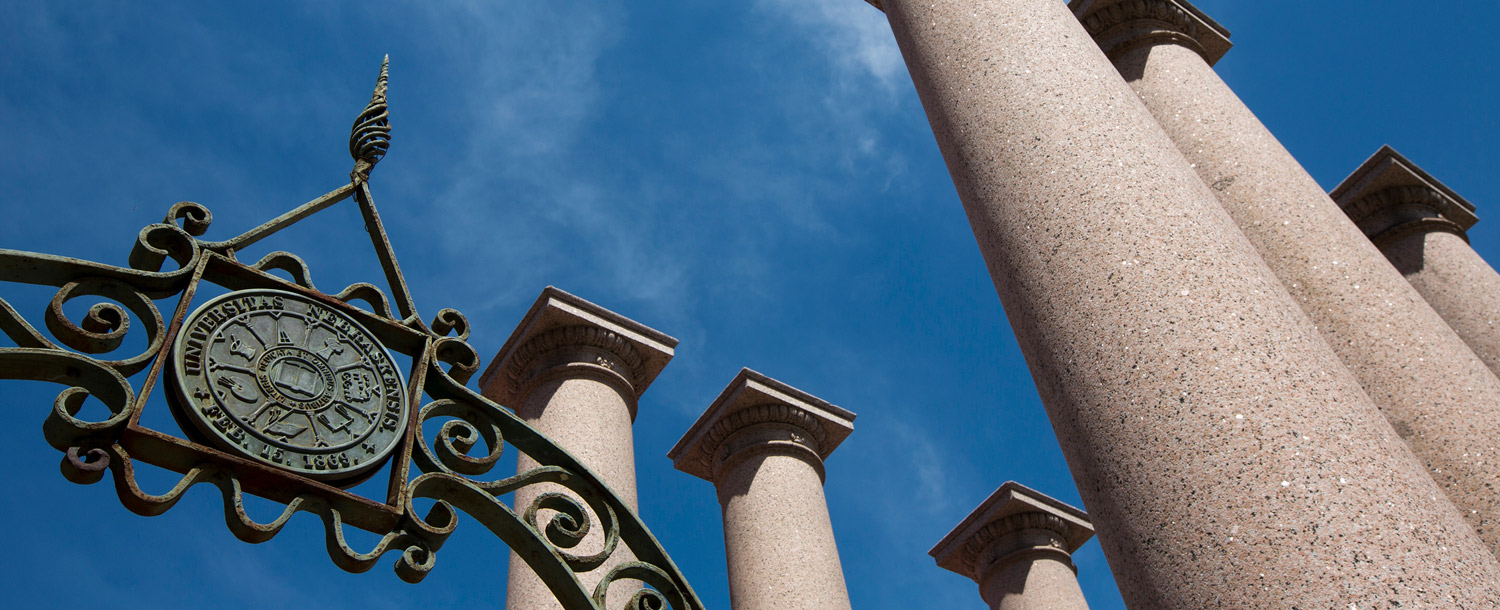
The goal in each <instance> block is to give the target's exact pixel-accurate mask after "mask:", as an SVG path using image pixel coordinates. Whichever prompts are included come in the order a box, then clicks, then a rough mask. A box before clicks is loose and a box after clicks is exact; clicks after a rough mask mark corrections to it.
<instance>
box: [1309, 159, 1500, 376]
mask: <svg viewBox="0 0 1500 610" xmlns="http://www.w3.org/2000/svg"><path fill="white" fill-rule="evenodd" d="M1330 195H1331V196H1332V197H1333V200H1334V201H1336V202H1338V204H1339V206H1340V207H1342V208H1344V212H1346V213H1348V214H1349V219H1350V220H1353V221H1354V224H1355V225H1357V226H1358V227H1359V228H1360V230H1361V231H1364V233H1365V235H1368V236H1369V237H1370V241H1371V242H1374V244H1375V247H1377V248H1380V252H1381V253H1382V254H1384V255H1385V257H1386V259H1387V260H1389V261H1391V264H1393V265H1395V266H1396V270H1397V271H1400V272H1401V274H1402V275H1404V276H1406V281H1408V282H1410V283H1411V285H1412V287H1413V288H1416V289H1417V292H1419V293H1421V294H1422V298H1424V299H1426V300H1427V303H1428V304H1430V305H1432V308H1433V309H1435V310H1437V312H1438V314H1439V315H1441V316H1443V319H1444V320H1446V321H1447V322H1448V326H1450V327H1452V328H1453V330H1454V332H1457V333H1458V336H1460V337H1462V338H1463V340H1464V343H1467V344H1469V347H1470V348H1471V349H1473V350H1474V354H1475V355H1477V356H1479V359H1480V360H1483V361H1484V363H1485V364H1486V365H1488V366H1489V367H1490V371H1492V372H1494V373H1495V374H1497V375H1500V273H1495V268H1494V267H1491V266H1490V265H1489V263H1486V262H1485V261H1484V259H1483V258H1480V256H1479V253H1478V252H1475V251H1474V249H1473V248H1471V247H1469V236H1468V234H1467V231H1468V230H1469V227H1472V226H1474V223H1476V222H1479V218H1478V217H1477V216H1475V215H1474V204H1471V203H1469V202H1468V201H1467V200H1465V199H1464V198H1463V197H1459V196H1458V193H1455V192H1453V190H1452V189H1449V188H1448V187H1447V186H1445V185H1443V183H1441V182H1438V181H1437V179H1435V178H1433V177H1432V176H1430V175H1428V174H1427V172H1424V171H1422V168H1420V167H1417V166H1416V164H1415V163H1412V162H1411V161H1409V160H1407V159H1406V157H1403V156H1401V153H1398V152H1396V151H1395V150H1392V149H1391V147H1389V146H1382V147H1381V148H1380V150H1379V151H1376V153H1375V154H1374V155H1373V156H1371V157H1370V158H1369V160H1367V161H1365V162H1364V164H1363V165H1360V166H1359V169H1357V170H1355V171H1354V173H1353V174H1350V175H1349V177H1348V178H1345V179H1344V182H1343V183H1342V184H1340V185H1338V186H1337V187H1335V188H1334V189H1333V191H1332V192H1331V193H1330Z"/></svg>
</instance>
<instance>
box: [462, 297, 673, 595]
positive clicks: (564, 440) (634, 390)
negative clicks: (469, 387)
mask: <svg viewBox="0 0 1500 610" xmlns="http://www.w3.org/2000/svg"><path fill="white" fill-rule="evenodd" d="M676 346H677V340H676V339H673V338H671V337H668V336H667V335H664V334H662V333H660V332H658V331H655V330H652V329H650V328H647V327H645V326H643V325H641V324H639V323H637V322H634V321H631V320H630V319H628V318H625V317H624V316H621V315H619V314H617V313H614V312H612V311H609V310H607V309H604V308H603V307H600V306H598V305H595V304H593V303H590V302H588V301H585V300H583V299H581V298H578V297H576V296H573V295H571V294H568V293H566V292H563V291H562V290H558V289H557V288H553V287H550V286H549V287H547V288H546V289H545V290H543V291H542V294H541V296H540V297H538V298H537V300H536V303H535V304H533V305H532V306H531V310H530V311H528V312H526V317H525V318H523V319H522V320H521V324H520V325H519V326H517V327H516V330H515V332H514V333H512V334H511V336H510V339H508V340H506V342H505V345H504V346H502V347H501V348H500V352H499V353H498V354H496V356H495V359H494V361H493V362H491V363H490V366H489V368H488V369H486V370H485V372H484V375H483V376H481V377H480V381H479V385H480V387H481V388H483V391H484V395H485V397H487V398H489V399H491V400H494V401H496V402H498V403H500V404H501V405H504V406H507V407H510V408H512V409H514V410H515V412H516V415H519V416H520V417H521V418H522V419H524V420H526V421H527V423H529V424H531V426H532V427H533V428H536V429H537V430H538V431H540V432H541V433H542V434H545V435H547V437H548V438H551V439H552V440H553V441H555V442H556V443H557V444H558V445H559V446H561V447H562V448H563V449H566V450H567V451H568V452H569V453H571V454H573V456H574V457H576V458H578V461H579V462H581V463H583V465H584V466H586V467H588V468H589V470H592V471H593V472H594V473H595V474H597V475H598V476H599V478H600V479H602V480H603V481H604V483H605V484H606V485H609V487H610V489H611V490H612V491H614V493H615V494H616V495H618V496H619V497H620V499H621V500H623V501H624V502H625V504H626V505H628V506H629V507H630V509H631V510H635V509H636V495H635V493H636V490H635V441H634V437H633V431H632V428H631V425H632V423H633V422H634V421H635V414H636V402H637V400H639V398H640V395H641V394H642V393H643V392H645V391H646V388H647V386H649V385H651V382H652V381H653V380H654V379H656V375H657V374H658V373H660V372H661V370H662V368H663V367H665V366H666V365H667V362H668V361H669V360H671V359H672V350H673V348H675V347H676ZM517 461H518V462H519V464H518V466H517V472H524V471H526V470H528V469H531V468H535V467H536V466H537V463H536V462H535V461H533V460H532V459H530V458H528V457H526V456H524V455H523V456H521V457H520V458H518V460H517ZM546 492H567V489H566V488H565V487H562V486H561V485H554V484H550V483H549V484H541V485H532V486H528V487H525V488H523V489H520V490H517V491H516V493H515V502H514V506H515V508H516V510H517V511H524V510H526V507H528V506H530V505H531V503H532V502H533V501H534V500H536V499H537V497H538V496H540V495H541V494H543V493H546ZM567 493H571V492H567ZM590 518H591V519H593V524H592V527H591V528H590V530H589V535H588V536H587V537H586V538H584V540H583V541H582V542H581V543H579V545H578V547H576V548H575V549H572V551H573V552H582V553H583V554H587V553H589V552H597V551H599V550H600V549H602V548H603V544H604V541H603V535H602V534H601V533H600V532H601V531H602V528H601V527H600V526H599V522H598V518H597V517H596V516H592V515H591V516H590ZM538 521H539V522H542V523H545V521H544V520H543V519H541V518H539V519H538ZM630 558H631V557H630V556H629V551H628V550H627V549H623V548H622V549H619V550H617V551H616V552H615V555H614V556H613V557H611V559H610V560H609V561H607V562H605V563H604V565H602V566H600V567H598V568H595V569H593V570H591V571H589V572H587V573H585V574H584V575H582V580H584V584H586V585H588V586H591V587H592V586H593V585H594V584H596V583H598V581H599V579H600V578H602V577H603V575H604V573H606V572H608V571H609V569H610V568H611V567H613V566H615V565H616V564H618V563H620V562H622V561H626V560H629V559H630ZM590 577H592V578H590ZM616 587H618V591H619V593H616V591H617V589H616ZM629 588H630V587H628V586H625V585H621V584H616V585H615V586H613V587H611V589H610V600H611V604H610V607H611V608H614V607H618V606H619V605H620V604H621V603H623V600H624V599H628V595H629V594H630V593H634V591H633V590H631V591H629V592H626V591H625V590H626V589H629ZM617 596H618V598H617ZM505 602H506V604H505V605H506V607H507V608H512V609H515V610H543V609H546V608H560V607H561V606H559V605H558V603H557V601H556V599H555V597H554V596H553V594H552V592H551V591H550V590H548V588H547V586H546V585H545V584H543V583H542V581H541V579H539V578H537V576H536V574H535V573H533V572H532V571H531V568H530V567H528V566H527V565H526V563H525V562H524V561H522V560H521V559H520V558H519V557H517V556H516V555H515V554H512V555H511V558H510V579H509V584H508V586H507V588H506V599H505Z"/></svg>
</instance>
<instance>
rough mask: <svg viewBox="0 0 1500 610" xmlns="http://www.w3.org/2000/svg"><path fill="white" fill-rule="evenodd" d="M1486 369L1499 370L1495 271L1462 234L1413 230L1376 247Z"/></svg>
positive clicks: (1499, 284) (1499, 291)
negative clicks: (1460, 235) (1416, 231)
mask: <svg viewBox="0 0 1500 610" xmlns="http://www.w3.org/2000/svg"><path fill="white" fill-rule="evenodd" d="M1381 251H1382V252H1383V253H1384V254H1385V256H1386V258H1387V259H1389V260H1390V261H1391V263H1392V264H1393V265H1395V266H1396V269H1397V270H1399V271H1400V272H1401V273H1402V274H1403V275H1405V276H1406V281H1408V282H1411V285H1412V287H1413V288H1416V289H1417V292H1419V293H1421V294H1422V298H1423V299H1426V300H1427V302H1428V304H1430V305H1432V308H1433V309H1435V310H1437V312H1438V314H1439V315H1441V316H1443V320H1445V321H1447V322H1448V326H1450V327H1452V328H1453V330H1454V332H1457V333H1458V335H1459V336H1460V337H1463V340H1464V343H1467V344H1468V345H1469V348H1470V349H1473V350H1474V354H1475V355H1477V356H1479V358H1480V359H1481V360H1483V361H1484V363H1485V364H1486V365H1488V366H1489V368H1490V371H1491V372H1493V373H1496V374H1500V273H1496V272H1495V268H1494V267H1491V266H1490V265H1489V263H1487V262H1485V260H1484V259H1483V258H1480V256H1479V253H1478V252H1475V251H1474V248H1472V247H1470V246H1469V242H1467V241H1464V238H1462V237H1459V236H1458V235H1455V234H1453V233H1449V232H1446V231H1434V232H1424V233H1414V234H1410V235H1407V236H1405V237H1401V238H1398V239H1396V240H1394V241H1393V242H1392V243H1390V244H1389V245H1386V246H1384V247H1383V248H1381Z"/></svg>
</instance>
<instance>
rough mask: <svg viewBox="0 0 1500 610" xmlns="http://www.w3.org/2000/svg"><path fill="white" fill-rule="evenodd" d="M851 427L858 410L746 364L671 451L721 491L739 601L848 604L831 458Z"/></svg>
mask: <svg viewBox="0 0 1500 610" xmlns="http://www.w3.org/2000/svg"><path fill="white" fill-rule="evenodd" d="M853 430H854V414H853V413H850V412H848V411H845V410H843V409H841V408H839V407H836V406H833V405H831V404H828V403H827V402H824V401H822V400H820V399H818V398H816V397H814V396H811V395H809V394H807V393H806V392H803V391H801V390H798V389H796V388H793V387H791V386H789V385H786V384H784V383H781V382H779V381H776V380H775V379H771V378H769V377H766V376H765V375H762V374H760V373H757V372H755V371H752V370H750V369H744V370H741V371H740V374H739V375H737V376H735V378H734V381H731V382H730V383H729V387H727V388H725V389H724V392H723V393H722V394H719V398H718V399H717V400H714V402H713V404H712V405H710V406H709V407H708V410H707V411H705V412H704V413H703V416H702V417H699V418H698V421H697V422H695V423H694V424H693V427H691V428H689V429H688V431H687V434H684V435H683V437H682V440H680V441H678V442H677V446H675V447H673V448H672V451H671V452H669V453H668V454H667V457H669V458H671V459H672V463H673V464H674V465H675V466H676V467H677V469H678V470H681V471H683V472H686V473H688V474H691V475H693V476H695V477H698V478H701V479H704V480H707V481H709V482H711V483H713V484H714V488H715V489H716V490H717V491H718V494H719V505H720V506H721V507H722V508H723V509H724V550H725V552H726V555H727V556H726V561H727V562H728V564H729V606H730V607H731V608H734V610H785V609H788V608H817V609H818V610H839V609H840V608H843V609H846V610H847V609H848V608H849V607H850V606H849V593H848V591H847V590H846V589H845V587H844V570H843V567H842V566H841V565H840V564H839V550H838V547H837V546H836V545H835V544H834V540H833V524H832V522H831V521H830V520H829V518H828V503H827V501H826V500H825V499H824V497H823V460H825V459H827V458H828V454H830V453H833V450H834V449H836V448H838V446H839V443H841V442H843V440H844V438H845V437H847V436H849V433H850V432H852V431H853Z"/></svg>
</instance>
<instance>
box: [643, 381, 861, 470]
mask: <svg viewBox="0 0 1500 610" xmlns="http://www.w3.org/2000/svg"><path fill="white" fill-rule="evenodd" d="M854 418H855V415H854V414H853V413H851V412H849V411H847V410H844V409H842V408H840V407H837V406H834V405H832V404H829V403H828V402H827V401H825V400H822V399H820V398H817V397H816V396H813V395H811V394H808V393H806V392H803V391H802V390H798V389H796V388H794V387H792V386H789V385H787V384H785V383H782V382H780V381H777V380H775V379H771V378H770V377H767V376H765V375H762V374H760V373H757V372H755V371H752V370H750V369H741V370H740V373H739V375H736V376H735V378H734V381H731V382H729V386H728V387H726V388H724V391H723V392H722V393H720V394H719V397H718V398H717V399H715V400H714V402H713V404H712V405H709V407H708V410H707V411H705V412H704V413H703V415H702V416H701V417H699V418H698V421H697V422H694V423H693V426H692V427H691V428H688V431H687V433H686V434H684V435H683V436H682V440H679V441H677V445H676V446H675V447H672V450H671V451H669V452H667V457H668V458H671V460H672V464H673V466H675V467H676V468H677V469H678V470H681V471H683V472H686V473H688V474H690V475H693V476H695V477H698V478H701V479H705V480H707V481H709V482H714V483H717V482H718V479H719V475H720V474H722V473H723V472H724V471H725V470H726V469H727V467H728V466H731V465H733V464H734V463H737V462H739V461H740V460H743V459H744V458H746V457H749V456H751V455H755V454H756V453H758V452H760V451H780V452H785V453H790V454H792V455H796V456H798V457H801V458H804V459H807V460H808V461H809V463H811V464H812V465H813V466H814V467H815V468H817V470H818V474H819V476H822V473H823V460H825V459H827V458H828V456H829V455H830V454H832V453H833V450H834V449H836V448H838V446H839V443H842V442H843V441H844V439H845V438H847V437H848V436H849V433H850V432H853V431H854Z"/></svg>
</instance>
